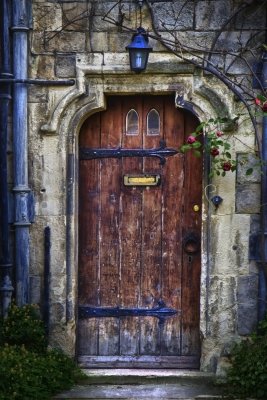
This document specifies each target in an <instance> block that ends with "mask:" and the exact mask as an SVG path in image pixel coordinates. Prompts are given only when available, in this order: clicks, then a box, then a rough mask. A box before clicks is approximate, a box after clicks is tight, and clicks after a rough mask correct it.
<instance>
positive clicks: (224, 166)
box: [222, 161, 232, 171]
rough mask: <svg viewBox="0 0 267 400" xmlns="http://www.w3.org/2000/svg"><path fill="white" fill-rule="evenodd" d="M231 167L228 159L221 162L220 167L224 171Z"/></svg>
mask: <svg viewBox="0 0 267 400" xmlns="http://www.w3.org/2000/svg"><path fill="white" fill-rule="evenodd" d="M231 168H232V164H231V163H230V161H226V162H224V163H223V164H222V169H223V170H224V171H230V170H231Z"/></svg>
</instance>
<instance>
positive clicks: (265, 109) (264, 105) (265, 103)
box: [261, 101, 267, 112]
mask: <svg viewBox="0 0 267 400" xmlns="http://www.w3.org/2000/svg"><path fill="white" fill-rule="evenodd" d="M261 108H262V111H264V112H266V111H267V102H266V101H265V102H264V103H263V105H262V107H261Z"/></svg>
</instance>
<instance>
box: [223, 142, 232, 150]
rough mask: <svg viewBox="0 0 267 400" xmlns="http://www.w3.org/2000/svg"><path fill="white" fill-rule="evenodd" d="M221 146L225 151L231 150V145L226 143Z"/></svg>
mask: <svg viewBox="0 0 267 400" xmlns="http://www.w3.org/2000/svg"><path fill="white" fill-rule="evenodd" d="M223 146H224V148H225V150H230V148H231V145H230V144H229V143H227V142H224V144H223Z"/></svg>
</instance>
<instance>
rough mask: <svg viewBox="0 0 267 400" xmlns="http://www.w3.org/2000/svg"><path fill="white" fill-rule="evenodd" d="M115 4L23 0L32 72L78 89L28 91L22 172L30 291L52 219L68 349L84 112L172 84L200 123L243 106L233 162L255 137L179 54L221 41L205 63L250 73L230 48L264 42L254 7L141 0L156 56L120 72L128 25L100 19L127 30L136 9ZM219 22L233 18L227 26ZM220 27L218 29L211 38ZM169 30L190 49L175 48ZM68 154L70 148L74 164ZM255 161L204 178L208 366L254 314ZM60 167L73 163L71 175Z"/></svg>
mask: <svg viewBox="0 0 267 400" xmlns="http://www.w3.org/2000/svg"><path fill="white" fill-rule="evenodd" d="M117 3H118V2H116V1H101V0H99V1H93V0H92V1H90V0H87V1H69V0H65V1H54V0H53V1H42V0H33V1H32V5H33V11H32V13H33V25H32V31H31V33H30V54H29V75H30V76H31V77H32V78H43V79H51V80H53V79H55V80H58V79H69V78H76V85H75V87H67V86H66V87H61V88H59V87H55V86H44V87H39V86H38V87H35V86H32V87H30V88H29V178H30V184H31V187H32V189H33V191H34V194H35V201H36V219H35V223H34V224H33V225H32V227H31V284H32V285H31V287H32V291H31V298H32V301H33V302H37V303H40V304H42V302H43V268H44V249H43V245H42V243H43V238H44V228H45V227H46V226H50V228H51V232H52V247H51V286H50V305H51V307H50V337H51V343H52V344H54V345H59V346H61V347H63V348H64V350H66V351H67V352H69V353H70V354H74V351H75V307H76V303H75V302H76V295H77V293H76V285H77V240H76V237H77V170H76V169H75V168H76V167H75V162H76V160H77V136H78V132H79V127H80V126H81V123H82V122H83V120H84V119H85V118H86V117H87V116H89V115H90V113H92V112H96V111H97V110H101V109H103V108H104V107H105V101H104V95H105V93H121V94H127V93H140V92H146V93H156V92H158V93H164V92H170V91H173V92H176V93H177V94H182V96H184V99H186V100H188V101H190V102H191V103H192V104H193V106H194V107H195V109H196V110H197V112H198V114H199V117H200V119H201V120H206V119H207V118H210V117H216V116H217V115H222V114H225V113H226V115H227V116H228V117H229V118H234V117H235V116H236V115H238V114H240V115H241V116H240V118H239V119H238V121H237V124H236V125H234V127H232V131H231V132H230V133H232V134H233V133H234V136H232V137H231V143H232V148H233V157H235V156H236V157H237V158H238V160H241V159H242V157H245V156H246V154H247V153H248V152H249V147H253V146H254V134H253V129H252V125H251V123H250V121H249V118H248V116H247V112H246V109H245V108H244V106H243V105H242V103H241V102H239V101H236V98H235V96H234V95H233V93H232V92H231V91H230V90H229V89H228V88H227V87H226V86H225V85H224V84H223V83H222V82H221V81H220V80H218V79H216V78H215V77H214V76H213V75H212V74H210V73H206V72H204V71H203V70H202V69H201V68H199V67H197V66H196V65H194V63H193V64H192V63H190V62H188V57H189V55H190V52H191V50H190V48H191V47H194V48H195V50H196V49H197V50H198V52H196V54H203V46H205V47H209V48H210V47H211V46H213V45H214V49H218V48H220V49H222V48H223V49H224V50H225V53H224V54H217V53H215V54H213V56H212V61H213V62H215V63H216V64H217V65H219V66H221V68H222V69H224V68H228V73H230V74H232V76H235V77H236V79H239V80H240V79H241V78H242V79H244V78H246V77H247V78H249V70H248V68H247V65H246V64H245V63H244V62H242V60H240V59H236V58H234V56H233V53H234V51H236V50H237V49H238V48H239V49H240V46H242V44H243V45H244V44H245V43H246V42H247V40H248V39H249V38H250V37H251V32H252V31H253V32H254V34H255V37H257V40H259V41H260V40H263V39H262V31H263V29H264V26H265V14H264V13H263V12H260V11H259V8H258V7H255V9H254V8H253V7H252V6H251V7H248V8H247V9H246V10H245V11H244V12H243V13H238V14H237V15H236V17H235V18H232V19H231V18H230V17H231V15H232V14H233V12H234V11H235V10H236V8H237V7H238V6H240V5H242V3H243V2H242V1H241V0H210V1H206V0H199V1H187V2H185V1H182V0H176V1H161V0H160V1H159V0H158V1H157V0H153V1H150V2H148V3H149V4H150V6H151V7H152V9H153V18H151V14H150V9H149V7H148V6H147V5H144V7H143V9H142V26H144V28H146V29H149V32H150V33H151V36H152V37H151V38H150V44H151V45H152V46H153V53H152V54H151V56H150V61H149V65H148V67H147V71H146V72H145V73H144V74H142V76H141V75H134V74H133V73H131V72H130V71H129V65H128V55H127V54H126V52H125V46H126V45H127V44H129V42H130V40H131V33H129V32H127V31H126V30H125V29H123V28H122V27H120V26H117V25H116V24H114V23H109V22H107V21H106V20H103V16H105V15H106V19H107V18H111V19H113V20H115V21H122V22H123V25H127V27H129V28H136V21H137V22H139V21H138V19H139V10H138V7H136V2H135V1H132V0H128V1H123V2H121V5H122V6H123V8H121V9H120V8H119V5H118V4H117ZM116 4H117V5H116ZM227 19H230V22H229V23H228V24H227V25H225V26H224V24H225V22H226V20H227ZM218 26H219V27H224V28H223V29H222V32H220V34H219V35H218ZM153 29H156V31H157V32H158V33H160V34H161V39H164V40H165V43H166V40H171V46H169V47H171V50H175V53H174V54H172V52H170V49H169V50H168V49H166V47H165V46H163V44H162V43H161V42H160V40H156V39H155V38H154V36H155V35H154V34H153ZM175 37H177V38H178V39H179V41H181V42H182V43H184V44H185V43H186V46H188V49H187V52H184V51H183V54H182V56H181V53H180V51H179V44H177V43H176V44H175V43H174V42H175ZM215 39H217V40H216V41H214V40H215ZM214 43H215V44H214ZM167 44H168V42H167ZM238 46H239V47H238ZM181 51H182V50H181ZM177 52H178V53H177ZM190 57H191V59H194V57H193V58H192V56H190ZM248 146H249V147H248ZM68 155H72V156H73V157H74V164H71V163H70V162H69V161H68V160H69V156H68ZM253 163H255V161H254V159H253V157H251V156H249V157H248V160H247V161H246V163H245V166H246V167H243V168H242V167H239V168H238V170H237V173H236V174H235V173H229V174H227V176H226V177H225V178H221V177H219V178H214V179H213V180H212V181H210V180H209V179H208V178H207V174H206V175H205V176H206V178H205V183H204V187H203V206H204V207H203V208H204V212H203V243H202V253H203V254H202V261H203V265H202V278H201V279H202V281H201V334H202V339H203V343H202V366H201V368H202V369H203V370H209V371H217V373H222V371H223V368H224V366H225V365H226V363H227V356H228V355H229V351H230V350H231V346H232V343H233V342H234V341H235V340H239V339H240V337H242V336H244V335H247V334H249V333H251V332H252V330H253V329H254V327H255V325H256V322H257V298H258V267H257V264H256V261H255V257H249V238H250V236H252V235H253V234H255V233H257V232H258V230H259V212H260V175H259V173H258V172H257V169H255V170H254V173H253V174H252V175H250V176H247V175H246V174H245V172H244V169H245V168H247V166H248V165H250V164H253ZM73 165H74V166H73ZM240 165H242V164H240ZM68 168H70V169H72V168H73V170H72V171H71V172H70V171H69V172H68ZM210 185H213V186H210ZM214 194H218V195H220V196H221V197H222V198H223V202H222V204H221V205H220V206H219V207H218V208H217V209H216V208H215V207H214V205H213V203H212V202H211V198H212V195H214ZM70 198H71V200H69V199H70ZM250 258H251V260H250Z"/></svg>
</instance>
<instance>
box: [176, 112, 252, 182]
mask: <svg viewBox="0 0 267 400" xmlns="http://www.w3.org/2000/svg"><path fill="white" fill-rule="evenodd" d="M226 122H228V119H227V118H217V119H209V120H208V121H205V122H202V123H201V124H199V125H198V126H197V128H196V130H195V131H194V132H192V133H191V134H190V135H189V136H188V138H187V140H186V143H185V144H183V145H182V146H181V148H180V151H181V152H183V153H186V152H187V151H193V154H194V155H195V156H196V157H200V156H201V153H202V152H205V154H209V155H210V157H211V169H210V177H212V176H214V175H218V176H220V175H221V176H225V175H226V173H227V172H228V171H232V172H233V171H235V170H236V167H237V161H236V160H235V159H233V158H232V154H231V144H230V138H231V135H230V134H228V133H225V132H224V131H223V130H222V129H221V125H223V124H224V123H226ZM203 136H204V138H203ZM251 173H252V168H249V169H248V170H247V175H249V174H251Z"/></svg>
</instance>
